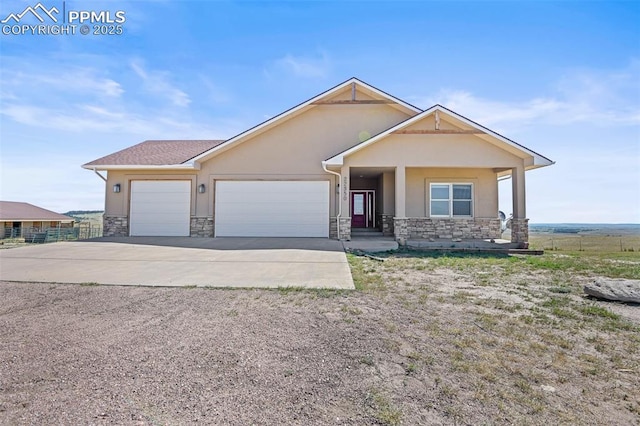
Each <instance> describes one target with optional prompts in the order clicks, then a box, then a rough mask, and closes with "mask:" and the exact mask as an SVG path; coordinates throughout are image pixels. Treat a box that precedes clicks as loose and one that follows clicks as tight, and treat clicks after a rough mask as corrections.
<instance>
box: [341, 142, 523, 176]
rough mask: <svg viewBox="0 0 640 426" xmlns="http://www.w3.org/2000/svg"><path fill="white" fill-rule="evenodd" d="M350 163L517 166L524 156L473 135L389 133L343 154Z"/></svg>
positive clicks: (418, 165)
mask: <svg viewBox="0 0 640 426" xmlns="http://www.w3.org/2000/svg"><path fill="white" fill-rule="evenodd" d="M345 165H347V166H350V167H364V166H368V167H386V166H398V165H400V166H402V165H403V166H406V167H441V166H443V165H446V166H452V167H491V168H494V167H505V168H511V167H517V166H522V165H523V160H522V159H521V158H519V157H516V156H515V155H512V154H510V153H508V152H506V151H504V150H503V149H500V148H498V147H496V146H495V145H493V144H490V143H488V142H486V141H484V140H482V139H480V138H479V137H476V136H474V135H458V134H451V135H412V134H409V135H389V137H387V138H385V139H383V140H381V141H379V142H377V143H374V144H372V145H370V146H368V147H366V148H364V149H362V150H360V151H357V152H355V153H353V154H351V155H350V156H348V157H346V158H345Z"/></svg>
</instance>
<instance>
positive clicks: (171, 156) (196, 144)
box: [82, 140, 224, 169]
mask: <svg viewBox="0 0 640 426" xmlns="http://www.w3.org/2000/svg"><path fill="white" fill-rule="evenodd" d="M223 142H224V141H223V140H151V141H144V142H142V143H139V144H137V145H134V146H131V147H129V148H125V149H123V150H121V151H118V152H114V153H113V154H109V155H107V156H105V157H102V158H98V159H97V160H94V161H92V162H90V163H87V164H85V165H83V166H82V167H84V168H86V169H91V168H93V167H96V166H169V165H176V164H184V163H186V162H187V161H189V160H191V159H192V158H193V157H196V156H198V155H199V154H202V153H203V152H206V151H208V150H210V149H211V148H214V147H216V146H218V145H220V144H221V143H223Z"/></svg>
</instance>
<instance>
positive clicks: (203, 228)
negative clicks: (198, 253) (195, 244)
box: [189, 216, 213, 238]
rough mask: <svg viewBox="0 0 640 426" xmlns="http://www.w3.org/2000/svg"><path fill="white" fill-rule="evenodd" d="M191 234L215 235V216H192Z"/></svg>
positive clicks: (201, 236) (207, 236)
mask: <svg viewBox="0 0 640 426" xmlns="http://www.w3.org/2000/svg"><path fill="white" fill-rule="evenodd" d="M190 228H191V229H190V233H189V235H190V236H192V237H200V238H210V237H213V217H197V216H193V217H191V226H190Z"/></svg>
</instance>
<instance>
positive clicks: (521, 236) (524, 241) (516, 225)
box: [511, 218, 529, 248]
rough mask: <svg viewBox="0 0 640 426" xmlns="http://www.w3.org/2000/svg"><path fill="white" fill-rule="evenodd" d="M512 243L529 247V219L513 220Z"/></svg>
mask: <svg viewBox="0 0 640 426" xmlns="http://www.w3.org/2000/svg"><path fill="white" fill-rule="evenodd" d="M511 242H512V243H520V244H521V245H522V246H523V248H528V246H529V219H515V218H514V219H511Z"/></svg>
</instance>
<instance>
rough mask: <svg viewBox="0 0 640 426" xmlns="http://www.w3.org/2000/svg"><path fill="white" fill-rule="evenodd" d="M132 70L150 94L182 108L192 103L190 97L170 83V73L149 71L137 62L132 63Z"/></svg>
mask: <svg viewBox="0 0 640 426" xmlns="http://www.w3.org/2000/svg"><path fill="white" fill-rule="evenodd" d="M131 69H133V71H134V72H135V73H136V74H137V75H138V77H140V78H141V79H142V81H143V84H144V87H145V89H146V90H147V91H149V92H150V93H153V94H156V95H160V96H161V97H165V98H167V99H169V100H170V101H171V103H173V104H174V105H176V106H180V107H186V106H188V105H189V104H190V103H191V99H190V98H189V95H187V94H186V93H185V92H183V91H182V90H180V89H179V88H177V87H175V86H174V85H173V84H171V83H170V82H169V73H167V72H162V71H147V70H145V69H144V67H143V66H142V65H141V64H140V63H138V62H136V61H133V62H131Z"/></svg>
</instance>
